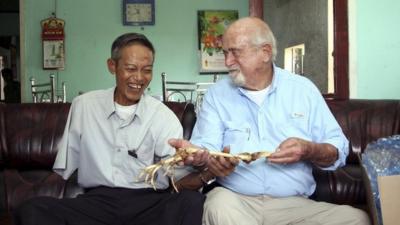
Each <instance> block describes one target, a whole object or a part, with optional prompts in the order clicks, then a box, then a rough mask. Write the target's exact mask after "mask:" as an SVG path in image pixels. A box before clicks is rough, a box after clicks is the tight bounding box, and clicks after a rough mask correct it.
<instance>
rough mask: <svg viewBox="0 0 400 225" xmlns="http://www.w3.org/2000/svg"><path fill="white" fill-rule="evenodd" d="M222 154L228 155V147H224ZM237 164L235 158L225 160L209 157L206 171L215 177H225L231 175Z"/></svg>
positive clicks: (219, 157)
mask: <svg viewBox="0 0 400 225" xmlns="http://www.w3.org/2000/svg"><path fill="white" fill-rule="evenodd" d="M223 152H225V153H229V152H230V149H229V147H225V148H224V149H223ZM238 164H239V160H238V159H236V158H225V157H222V156H218V157H210V159H209V160H208V163H207V167H208V170H209V171H211V173H213V174H214V175H215V176H218V177H225V176H228V175H229V174H231V173H232V172H233V171H234V170H235V168H236V166H237V165H238Z"/></svg>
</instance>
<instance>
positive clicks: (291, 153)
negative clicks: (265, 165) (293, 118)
mask: <svg viewBox="0 0 400 225" xmlns="http://www.w3.org/2000/svg"><path fill="white" fill-rule="evenodd" d="M337 158H338V152H337V149H336V148H335V147H334V146H333V145H331V144H326V143H314V142H310V141H306V140H303V139H300V138H288V139H286V140H285V141H283V142H282V143H281V144H280V145H279V147H278V149H277V151H276V152H274V153H272V154H271V155H270V156H269V157H268V160H269V161H270V162H272V163H281V164H285V163H295V162H299V161H303V160H307V161H310V162H312V163H314V164H316V165H318V166H321V167H326V166H330V165H332V164H333V163H334V162H335V161H336V160H337Z"/></svg>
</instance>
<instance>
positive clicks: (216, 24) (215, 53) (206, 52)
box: [197, 10, 239, 74]
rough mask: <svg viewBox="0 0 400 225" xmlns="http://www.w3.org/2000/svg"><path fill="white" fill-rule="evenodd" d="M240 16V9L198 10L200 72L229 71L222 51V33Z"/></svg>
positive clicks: (218, 72)
mask: <svg viewBox="0 0 400 225" xmlns="http://www.w3.org/2000/svg"><path fill="white" fill-rule="evenodd" d="M238 18H239V12H238V10H199V11H197V22H198V49H199V61H200V71H199V72H200V74H227V73H228V69H227V68H226V66H225V56H224V54H223V51H222V35H223V34H224V32H225V30H226V28H227V27H228V26H229V25H230V24H231V23H232V22H233V21H235V20H237V19H238Z"/></svg>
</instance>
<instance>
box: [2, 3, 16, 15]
mask: <svg viewBox="0 0 400 225" xmlns="http://www.w3.org/2000/svg"><path fill="white" fill-rule="evenodd" d="M18 12H19V0H0V13H18Z"/></svg>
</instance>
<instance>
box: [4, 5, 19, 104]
mask: <svg viewBox="0 0 400 225" xmlns="http://www.w3.org/2000/svg"><path fill="white" fill-rule="evenodd" d="M19 38H20V21H19V0H1V1H0V71H1V70H2V69H3V68H10V69H11V70H12V74H13V79H14V80H15V81H18V82H19V81H20V77H21V76H20V73H21V72H20V41H19ZM3 87H4V81H3V78H2V76H0V101H4V97H5V96H4V91H3V90H4V89H3Z"/></svg>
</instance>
